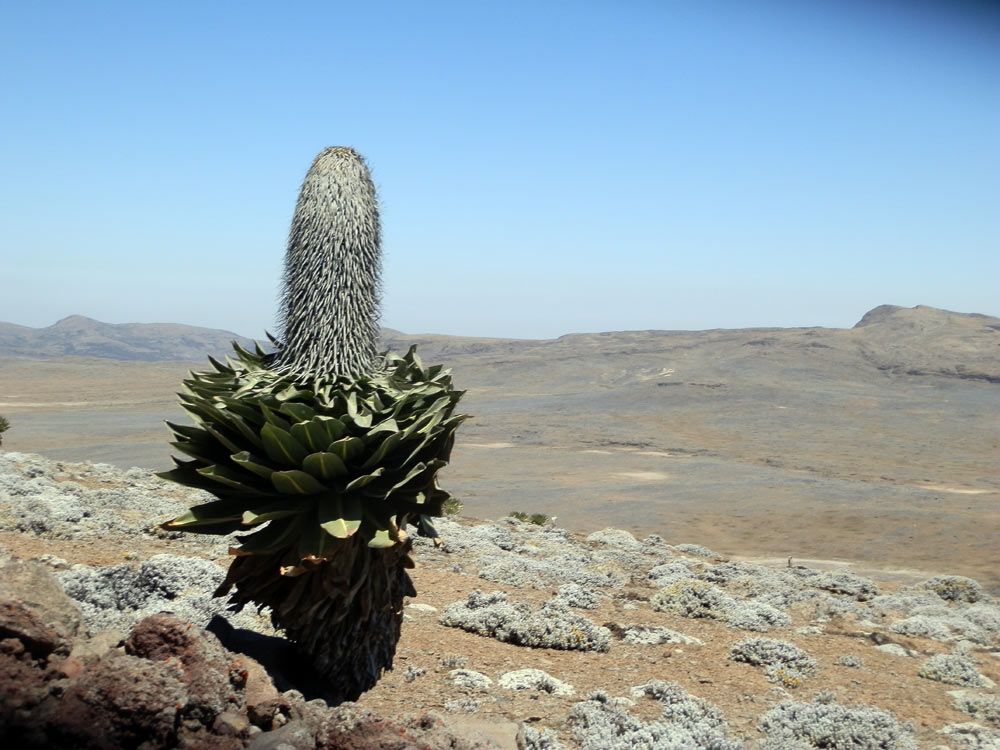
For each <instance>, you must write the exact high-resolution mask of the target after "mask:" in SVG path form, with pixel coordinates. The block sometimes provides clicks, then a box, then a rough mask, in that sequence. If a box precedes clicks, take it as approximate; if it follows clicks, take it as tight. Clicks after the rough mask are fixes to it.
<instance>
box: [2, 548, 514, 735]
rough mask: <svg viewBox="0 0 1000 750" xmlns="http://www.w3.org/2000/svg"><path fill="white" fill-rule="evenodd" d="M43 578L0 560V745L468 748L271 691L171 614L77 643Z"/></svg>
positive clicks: (242, 661)
mask: <svg viewBox="0 0 1000 750" xmlns="http://www.w3.org/2000/svg"><path fill="white" fill-rule="evenodd" d="M86 632H87V631H86V629H85V628H84V626H83V618H82V615H81V613H80V610H79V609H78V608H77V607H76V604H75V603H74V602H73V601H72V600H71V599H69V597H67V596H66V594H65V593H63V591H62V589H61V588H60V587H59V585H58V583H57V582H56V581H55V579H54V578H53V577H52V575H51V574H50V573H49V571H48V569H47V568H46V567H45V566H44V565H42V564H40V563H35V562H28V561H21V560H17V559H13V558H10V557H6V556H4V557H0V744H2V745H3V746H5V747H17V748H19V749H20V748H24V749H27V750H31V749H33V748H39V749H41V748H47V749H54V750H57V749H59V748H67V749H68V748H75V749H78V748H88V749H89V748H93V749H94V750H118V749H119V748H140V747H141V748H142V749H143V750H158V749H159V748H164V749H166V748H178V747H183V748H189V749H191V750H202V749H204V750H209V748H210V749H211V750H237V749H238V748H246V747H249V748H252V749H253V750H267V749H268V748H278V747H283V748H288V747H292V748H296V749H301V750H313V748H318V749H320V750H334V749H335V748H337V749H343V750H348V749H350V750H375V749H376V748H378V749H380V750H404V748H412V747H421V748H427V749H428V750H437V749H439V748H440V749H441V750H444V748H449V749H451V750H475V749H476V748H483V749H484V750H485V748H489V747H494V746H493V745H491V744H490V743H488V742H487V741H486V740H484V739H481V738H480V739H477V738H462V737H459V736H457V735H456V734H455V732H453V731H451V730H450V729H448V728H447V727H446V726H445V725H444V723H443V722H442V720H441V719H440V718H439V717H437V716H435V715H433V714H424V715H422V716H416V717H397V718H393V719H386V718H385V717H381V716H378V715H376V714H375V713H373V712H371V711H369V710H367V709H363V708H361V707H360V706H357V705H355V704H343V705H341V706H337V707H330V706H328V705H327V704H326V703H325V702H324V701H322V700H312V701H306V699H305V698H304V696H303V695H302V693H301V692H299V691H298V690H293V689H290V690H286V691H285V692H284V693H281V692H279V691H278V690H277V689H276V688H275V686H274V683H273V681H272V679H271V677H270V675H269V674H268V672H267V671H266V670H265V669H264V668H263V667H262V666H261V665H260V664H259V663H257V662H256V661H254V660H253V659H251V658H249V657H248V656H245V655H243V654H235V653H232V652H231V651H229V650H227V649H226V648H225V647H224V646H223V645H222V644H221V643H220V641H219V639H218V638H216V637H215V635H213V634H212V633H209V632H207V631H205V630H203V629H201V628H199V627H197V626H196V625H193V624H192V623H190V622H187V621H185V620H183V619H181V618H179V617H177V616H175V615H172V614H166V613H164V614H156V615H152V616H150V617H146V618H145V619H143V620H141V621H140V622H139V623H138V624H137V625H136V626H135V627H134V628H132V630H131V632H130V633H129V634H128V636H127V637H126V638H125V639H124V640H122V639H121V638H119V637H117V636H116V635H115V634H110V635H109V634H108V633H102V634H97V635H95V636H87V635H86Z"/></svg>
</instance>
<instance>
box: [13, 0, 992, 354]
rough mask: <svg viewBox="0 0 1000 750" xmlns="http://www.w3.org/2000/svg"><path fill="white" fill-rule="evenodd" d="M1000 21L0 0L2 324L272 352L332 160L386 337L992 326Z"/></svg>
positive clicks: (706, 5)
mask: <svg viewBox="0 0 1000 750" xmlns="http://www.w3.org/2000/svg"><path fill="white" fill-rule="evenodd" d="M998 5H1000V4H998V3H996V2H993V1H992V0H984V1H983V2H979V3H976V2H972V1H971V0H970V1H968V2H965V1H963V0H951V1H950V2H945V1H944V0H942V1H941V2H931V1H929V0H928V1H925V2H921V0H908V1H907V2H903V1H899V2H891V1H890V0H871V1H870V2H862V1H861V0H753V1H752V2H748V1H746V0H684V1H674V0H617V1H613V0H607V1H604V2H597V1H588V0H576V1H575V2H559V1H558V0H552V1H549V2H545V1H539V0H531V1H529V2H522V1H521V0H505V2H494V3H486V2H471V1H470V0H462V1H461V2H432V1H428V2H412V1H410V2H377V1H376V2H363V3H361V2H355V3H341V2H336V1H335V0H324V1H322V2H286V3H277V2H246V1H241V2H229V1H226V0H213V1H212V2H205V1H204V0H198V1H197V2H190V1H187V0H173V1H172V2H141V3H137V2H131V1H130V2H104V1H102V0H90V1H89V2H76V1H75V0H73V1H71V2H58V1H55V0H52V1H48V2H21V3H18V2H13V0H8V1H6V2H2V1H0V261H2V262H0V280H2V283H0V320H2V321H7V322H13V323H19V324H22V325H30V326H46V325H50V324H52V323H54V322H55V321H56V320H58V319H59V318H61V317H64V316H67V315H71V314H81V315H86V316H88V317H92V318H97V319H99V320H103V321H106V322H111V323H125V322H176V323H188V324H192V325H202V326H208V327H212V328H224V329H227V330H231V331H235V332H238V333H240V334H243V335H248V336H255V337H260V336H262V333H263V331H264V330H265V329H268V330H272V331H273V330H274V319H275V311H276V308H277V294H278V288H279V278H280V273H281V265H282V261H283V255H284V249H285V240H286V235H287V231H288V225H289V222H290V220H291V215H292V211H293V209H294V204H295V199H296V196H297V193H298V188H299V185H300V183H301V180H302V177H303V176H304V174H305V172H306V170H307V168H308V167H309V164H310V162H311V161H312V158H313V156H314V155H315V154H316V153H317V152H318V151H320V150H321V149H323V148H324V147H326V146H333V145H346V146H353V147H354V148H356V149H357V150H358V151H359V152H361V153H362V154H363V155H364V156H365V158H366V159H367V161H368V163H369V166H370V167H371V170H372V173H373V175H374V178H375V181H376V184H377V185H378V187H379V191H380V199H381V205H382V219H383V230H384V234H383V238H384V244H383V246H384V254H385V257H384V271H383V278H384V301H383V316H382V324H383V325H386V326H389V327H392V328H396V329H399V330H402V331H405V332H409V333H422V332H434V333H449V334H460V335H472V336H511V337H526V338H547V337H553V336H558V335H561V334H564V333H572V332H584V331H610V330H625V329H703V328H737V327H748V326H807V325H824V326H835V327H850V326H851V325H853V324H854V323H855V322H857V320H858V319H859V318H860V317H861V315H862V314H863V313H864V312H865V311H867V310H868V309H870V308H872V307H874V306H876V305H879V304H883V303H890V304H897V305H905V306H912V305H917V304H925V305H932V306H935V307H943V308H946V309H951V310H957V311H959V312H981V313H987V314H992V315H1000V11H998V10H997V8H998Z"/></svg>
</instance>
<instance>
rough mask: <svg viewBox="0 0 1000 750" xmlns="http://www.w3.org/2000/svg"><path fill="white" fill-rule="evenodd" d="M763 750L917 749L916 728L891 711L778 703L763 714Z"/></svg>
mask: <svg viewBox="0 0 1000 750" xmlns="http://www.w3.org/2000/svg"><path fill="white" fill-rule="evenodd" d="M760 728H761V730H762V731H763V732H764V737H765V739H764V744H763V750H790V749H791V748H795V749H796V750H798V749H799V748H802V749H805V748H824V749H825V750H916V748H917V744H916V742H915V741H914V739H913V728H912V727H911V726H910V725H908V724H903V723H901V722H900V721H899V720H898V719H897V718H896V717H895V716H893V715H892V714H891V713H889V712H888V711H883V710H881V709H879V708H872V707H871V706H850V707H848V706H843V705H841V704H839V703H835V702H833V701H814V702H812V703H800V702H797V701H786V702H784V703H779V704H778V705H777V706H775V707H774V708H772V709H771V710H770V711H768V712H767V713H766V714H764V715H763V716H762V717H761V721H760Z"/></svg>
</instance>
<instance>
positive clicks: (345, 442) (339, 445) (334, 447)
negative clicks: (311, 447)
mask: <svg viewBox="0 0 1000 750" xmlns="http://www.w3.org/2000/svg"><path fill="white" fill-rule="evenodd" d="M327 450H328V451H329V452H330V453H335V454H337V457H338V458H339V459H340V460H341V461H343V462H344V463H347V462H348V461H353V460H354V459H356V458H358V457H359V456H360V455H361V454H362V453H363V452H364V450H365V443H364V441H363V440H362V439H361V438H357V437H345V438H341V439H340V440H335V441H334V442H332V443H330V446H329V447H328V448H327Z"/></svg>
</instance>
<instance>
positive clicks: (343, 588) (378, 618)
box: [215, 536, 416, 704]
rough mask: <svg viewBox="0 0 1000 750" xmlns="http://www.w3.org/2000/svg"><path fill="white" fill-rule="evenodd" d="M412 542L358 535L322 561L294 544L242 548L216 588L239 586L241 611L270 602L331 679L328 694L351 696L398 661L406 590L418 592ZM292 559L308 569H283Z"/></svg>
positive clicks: (279, 621) (277, 621)
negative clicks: (378, 543)
mask: <svg viewBox="0 0 1000 750" xmlns="http://www.w3.org/2000/svg"><path fill="white" fill-rule="evenodd" d="M411 546H412V542H410V541H409V540H407V541H406V542H404V543H402V544H398V545H396V546H394V547H390V548H387V549H373V548H371V547H368V545H367V544H366V543H365V540H364V539H362V538H360V537H359V536H353V537H350V538H348V539H344V540H338V544H337V547H336V549H335V550H334V551H333V552H332V553H331V554H330V555H329V556H328V558H327V559H325V560H322V561H320V562H318V563H309V562H303V561H302V560H301V558H300V557H299V556H298V554H297V553H296V551H295V550H283V551H280V552H276V553H272V554H263V555H244V556H238V557H236V558H235V559H234V560H233V562H232V563H231V564H230V566H229V573H228V574H227V575H226V580H225V581H223V583H222V585H221V586H220V587H219V589H218V590H217V591H216V592H215V595H216V596H224V595H225V594H227V593H229V591H230V589H231V588H233V587H235V589H236V590H235V591H233V592H232V594H231V595H230V597H229V601H230V603H231V604H233V605H235V608H236V610H237V611H239V610H240V609H242V608H243V606H244V605H246V604H250V603H252V604H255V605H258V606H262V605H266V606H268V607H270V608H271V621H272V623H273V624H274V626H275V627H276V628H280V629H282V630H284V632H285V636H286V637H287V638H288V639H289V640H290V641H292V642H293V643H295V645H296V646H297V648H298V650H299V651H300V652H301V653H302V654H303V655H304V656H306V657H308V659H309V660H310V661H311V662H312V665H313V667H314V668H315V669H316V671H317V672H318V673H319V674H320V675H321V676H322V677H323V678H324V679H325V680H326V681H327V683H326V685H325V688H326V690H325V692H326V693H327V701H328V702H330V703H333V704H337V703H341V702H343V701H353V700H357V699H358V697H360V695H361V694H362V693H364V692H365V691H366V690H370V689H371V688H372V687H374V686H375V683H376V682H378V679H379V677H380V676H381V675H382V672H383V671H385V670H386V669H392V660H393V657H394V656H395V654H396V643H397V642H398V641H399V635H400V627H401V625H402V622H403V598H404V597H407V596H416V591H415V590H414V588H413V583H412V582H411V581H410V576H409V575H408V574H407V572H406V568H410V567H413V562H412V561H411V560H410V557H409V554H408V553H409V551H410V547H411ZM290 567H298V568H299V569H303V568H304V569H305V571H304V572H302V573H300V574H299V575H295V576H294V577H289V576H288V575H282V572H281V571H282V569H286V570H287V569H288V568H290Z"/></svg>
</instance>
